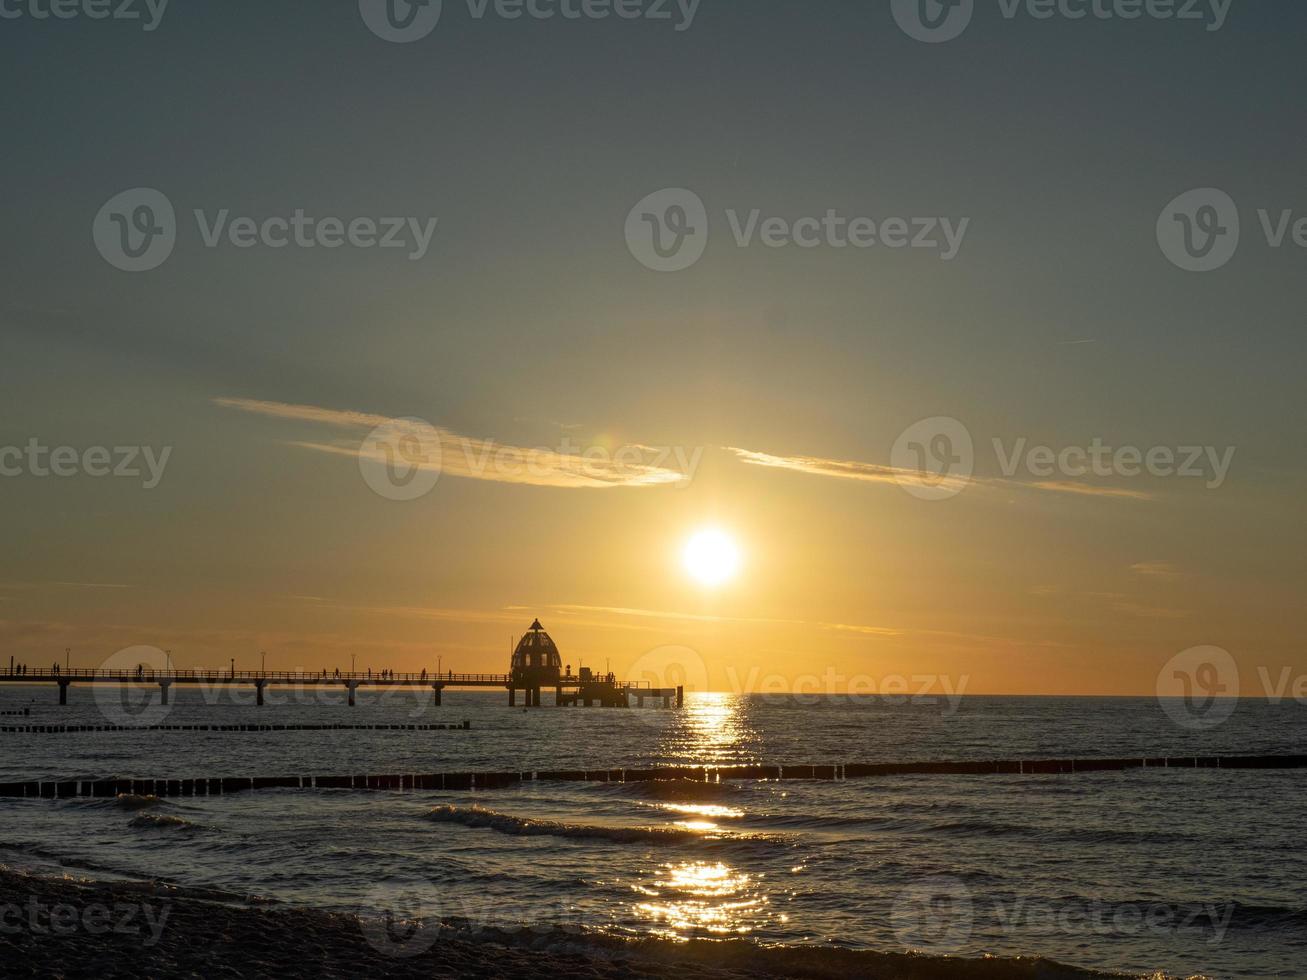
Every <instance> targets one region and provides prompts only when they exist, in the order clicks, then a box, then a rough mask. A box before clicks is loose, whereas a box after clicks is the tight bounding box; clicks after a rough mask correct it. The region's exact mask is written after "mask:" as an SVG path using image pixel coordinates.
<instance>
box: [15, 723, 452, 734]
mask: <svg viewBox="0 0 1307 980" xmlns="http://www.w3.org/2000/svg"><path fill="white" fill-rule="evenodd" d="M471 727H472V723H471V722H470V721H464V722H462V723H460V724H452V725H0V733H8V734H28V735H73V734H80V733H84V732H387V731H389V732H453V731H458V732H465V731H467V730H468V729H470V728H471Z"/></svg>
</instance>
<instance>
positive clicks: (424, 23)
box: [359, 0, 444, 44]
mask: <svg viewBox="0 0 1307 980" xmlns="http://www.w3.org/2000/svg"><path fill="white" fill-rule="evenodd" d="M443 6H444V4H443V0H359V14H360V15H361V16H362V17H363V23H365V24H367V25H368V30H370V31H371V32H372V33H373V34H375V35H377V37H379V38H381V39H382V40H383V41H391V42H393V43H394V44H410V43H412V42H413V41H421V40H422V39H423V38H424V37H426V36H427V35H428V34H430V33H431V32H432V31H434V30H435V29H436V24H438V23H439V22H440V13H441V10H442V9H443Z"/></svg>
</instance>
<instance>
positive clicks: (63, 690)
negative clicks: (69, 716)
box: [59, 681, 68, 704]
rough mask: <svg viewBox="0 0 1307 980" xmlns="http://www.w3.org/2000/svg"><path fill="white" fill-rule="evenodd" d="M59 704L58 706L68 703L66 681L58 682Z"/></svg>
mask: <svg viewBox="0 0 1307 980" xmlns="http://www.w3.org/2000/svg"><path fill="white" fill-rule="evenodd" d="M59 703H60V704H67V703H68V682H67V681H60V682H59Z"/></svg>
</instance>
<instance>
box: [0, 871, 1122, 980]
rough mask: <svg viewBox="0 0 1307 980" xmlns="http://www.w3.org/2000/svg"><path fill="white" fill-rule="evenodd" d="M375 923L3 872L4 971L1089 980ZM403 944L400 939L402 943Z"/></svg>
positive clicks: (1051, 972)
mask: <svg viewBox="0 0 1307 980" xmlns="http://www.w3.org/2000/svg"><path fill="white" fill-rule="evenodd" d="M379 928H381V927H380V926H379V924H378V923H377V922H375V921H369V920H366V919H365V920H360V919H358V918H355V917H352V916H345V915H339V914H333V913H328V912H323V911H316V910H299V909H290V908H286V907H281V906H277V907H250V906H242V905H236V904H232V903H228V902H221V901H215V900H210V899H207V898H205V897H198V896H195V895H191V894H188V893H182V892H179V891H177V890H176V889H173V888H170V887H167V886H162V885H142V884H138V883H134V882H122V883H117V882H114V883H106V882H87V881H82V880H79V879H75V878H71V877H65V878H58V877H50V876H37V875H30V874H27V873H22V872H15V871H12V870H9V869H4V868H0V975H3V976H5V977H68V978H80V977H87V978H90V977H203V978H206V980H208V978H218V977H271V976H276V977H280V978H286V977H301V976H302V977H325V978H337V977H339V978H342V980H344V978H349V980H354V978H357V977H360V976H366V975H368V974H370V973H372V974H380V975H384V976H385V977H388V978H389V977H399V978H409V977H413V978H417V977H423V978H430V977H507V978H513V980H516V978H527V977H532V978H539V977H540V976H542V975H551V974H552V975H554V976H569V977H580V978H595V980H601V978H617V977H664V976H675V977H677V978H687V980H695V978H702V980H716V978H727V977H759V976H761V977H806V978H814V980H827V978H837V977H838V978H840V980H845V978H849V977H866V978H871V980H936V978H958V980H1023V978H1024V980H1087V978H1095V977H1097V978H1102V977H1106V976H1108V975H1107V974H1102V973H1093V972H1089V971H1084V970H1078V969H1074V968H1071V967H1065V966H1060V965H1058V964H1054V963H1050V962H1049V961H1047V960H1026V959H1022V960H1012V959H1003V960H999V959H988V960H957V959H945V958H938V957H925V956H914V955H908V954H887V953H870V952H855V951H849V950H838V949H831V948H822V949H805V948H802V947H788V948H784V949H777V948H762V947H758V946H755V945H753V944H750V943H745V942H722V943H714V942H691V943H670V942H664V941H660V940H647V941H630V942H628V941H621V940H608V939H595V938H590V937H580V936H574V935H567V934H563V933H560V932H558V931H550V932H535V931H532V930H525V929H524V930H521V931H520V932H500V931H494V932H489V931H479V932H476V933H473V932H470V931H468V930H460V929H456V928H453V927H442V928H440V929H438V930H435V931H433V932H430V933H425V932H424V933H419V934H418V936H417V937H416V940H415V941H413V940H410V942H409V943H408V944H404V943H401V944H400V946H401V948H402V949H403V950H404V951H411V950H412V949H413V948H414V947H417V948H418V949H419V950H420V951H419V952H418V953H417V955H413V956H407V957H405V956H397V955H394V952H393V950H391V951H390V952H389V953H387V952H383V951H380V950H379V949H378V946H382V947H385V946H386V943H387V940H386V938H385V937H384V936H382V937H380V938H379V937H378V933H377V930H378V929H379ZM401 938H402V936H401Z"/></svg>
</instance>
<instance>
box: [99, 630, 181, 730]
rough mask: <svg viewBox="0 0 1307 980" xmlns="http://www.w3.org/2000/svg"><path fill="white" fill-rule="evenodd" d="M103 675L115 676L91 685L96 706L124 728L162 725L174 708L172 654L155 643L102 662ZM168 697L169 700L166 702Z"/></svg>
mask: <svg viewBox="0 0 1307 980" xmlns="http://www.w3.org/2000/svg"><path fill="white" fill-rule="evenodd" d="M99 671H100V673H101V675H102V676H103V675H106V674H107V675H109V677H110V678H115V679H116V680H117V683H113V682H112V681H110V680H106V681H101V682H99V683H96V684H92V685H91V693H92V696H93V697H94V698H95V706H96V708H98V709H99V711H100V714H101V715H103V716H104V719H105V721H107V722H109V724H111V725H118V726H120V727H123V728H148V727H149V726H150V725H158V724H160V723H162V722H163V720H164V719H165V718H167V717H168V715H169V714H171V712H172V699H171V698H169V697H167V696H166V692H170V691H171V680H170V678H172V677H173V676H174V675H175V674H176V670H175V669H174V667H173V663H172V658H171V657H169V656H168V654H167V653H166V652H165V651H163V650H160V649H159V648H158V647H152V646H131V647H126V648H124V649H122V650H119V651H118V652H117V653H115V654H113V655H112V656H110V657H108V658H107V659H105V660H104V661H103V662H101V664H100V667H99ZM165 701H167V703H165Z"/></svg>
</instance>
